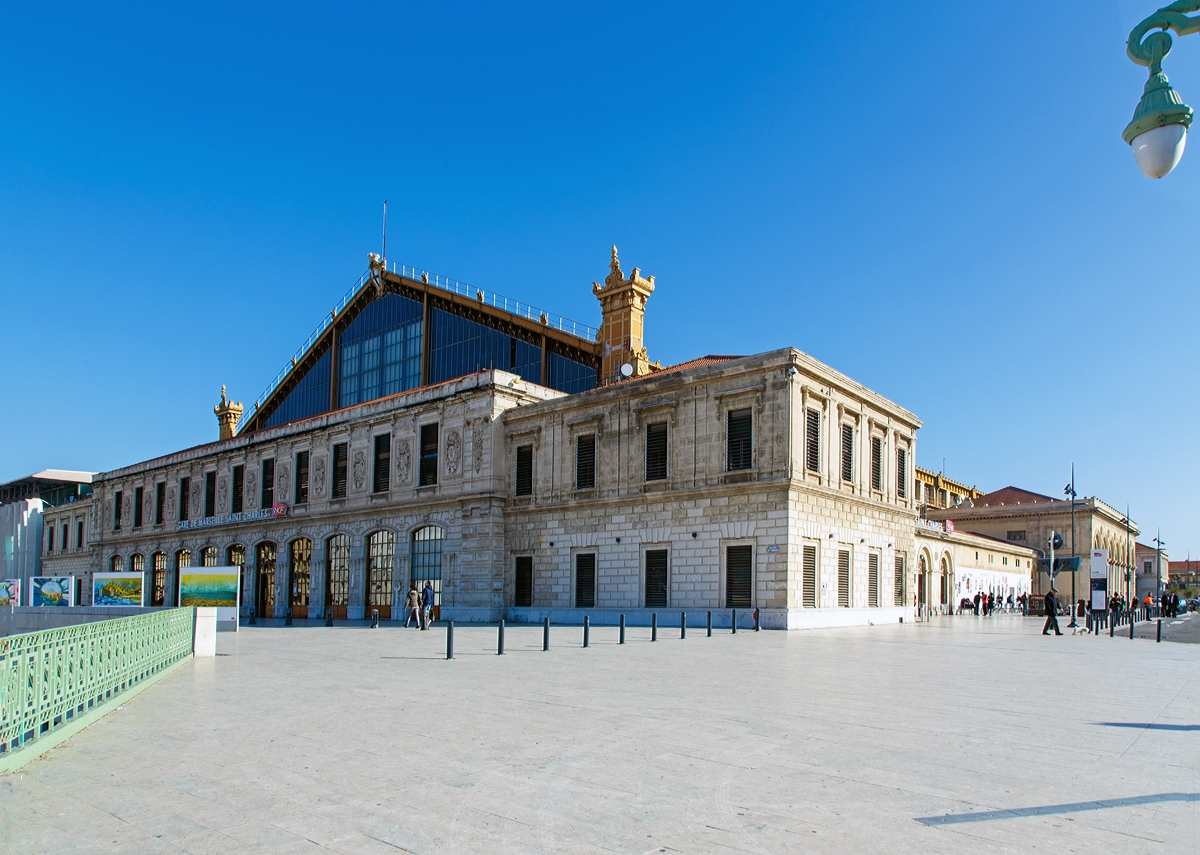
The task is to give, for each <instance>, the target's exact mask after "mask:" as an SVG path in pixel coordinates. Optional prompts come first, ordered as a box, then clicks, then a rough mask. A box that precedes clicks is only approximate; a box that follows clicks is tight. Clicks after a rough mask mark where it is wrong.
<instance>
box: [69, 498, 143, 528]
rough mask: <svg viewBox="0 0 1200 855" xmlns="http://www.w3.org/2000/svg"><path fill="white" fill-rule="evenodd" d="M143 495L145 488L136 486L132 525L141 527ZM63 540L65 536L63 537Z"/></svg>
mask: <svg viewBox="0 0 1200 855" xmlns="http://www.w3.org/2000/svg"><path fill="white" fill-rule="evenodd" d="M144 497H145V488H143V487H137V488H135V489H134V491H133V527H134V528H141V527H142V501H143V499H144ZM64 540H65V538H64Z"/></svg>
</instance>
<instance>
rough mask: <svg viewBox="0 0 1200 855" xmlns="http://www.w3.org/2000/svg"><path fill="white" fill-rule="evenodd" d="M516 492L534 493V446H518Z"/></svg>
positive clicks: (530, 494) (525, 494)
mask: <svg viewBox="0 0 1200 855" xmlns="http://www.w3.org/2000/svg"><path fill="white" fill-rule="evenodd" d="M516 494H517V495H518V496H532V495H533V446H532V445H519V446H517V479H516Z"/></svg>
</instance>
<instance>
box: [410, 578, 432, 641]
mask: <svg viewBox="0 0 1200 855" xmlns="http://www.w3.org/2000/svg"><path fill="white" fill-rule="evenodd" d="M432 617H433V584H432V583H431V582H429V581H426V582H425V587H424V589H423V590H421V591H418V590H417V583H416V582H413V583H412V585H411V586H410V587H409V589H408V595H407V596H406V597H405V598H404V626H405V628H407V627H408V625H409V623H410V622H411V621H414V620H415V621H416V627H417V629H429V624H430V622H431V618H432Z"/></svg>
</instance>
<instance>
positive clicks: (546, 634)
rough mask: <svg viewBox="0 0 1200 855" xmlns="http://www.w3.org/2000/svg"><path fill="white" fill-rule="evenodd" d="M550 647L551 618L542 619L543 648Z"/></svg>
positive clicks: (547, 648)
mask: <svg viewBox="0 0 1200 855" xmlns="http://www.w3.org/2000/svg"><path fill="white" fill-rule="evenodd" d="M549 649H550V618H546V619H545V620H543V621H542V650H549Z"/></svg>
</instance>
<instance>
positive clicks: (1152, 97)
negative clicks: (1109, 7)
mask: <svg viewBox="0 0 1200 855" xmlns="http://www.w3.org/2000/svg"><path fill="white" fill-rule="evenodd" d="M1198 10H1200V2H1195V0H1186V1H1185V0H1181V2H1179V3H1172V4H1171V5H1170V6H1166V7H1164V8H1162V9H1159V10H1158V11H1157V12H1155V13H1154V14H1153V15H1151V16H1150V17H1149V18H1147V19H1146V20H1144V21H1142V22H1141V23H1140V24H1138V25H1137V26H1136V27H1134V28H1133V29H1132V30H1131V31H1130V33H1129V41H1128V43H1127V44H1126V45H1125V52H1126V53H1127V54H1128V55H1129V58H1130V59H1131V60H1133V61H1134V62H1136V63H1137V64H1138V65H1145V66H1149V67H1150V79H1149V80H1148V81H1146V87H1145V88H1144V89H1143V90H1142V100H1141V101H1140V102H1138V105H1137V109H1136V110H1134V111H1133V119H1132V120H1131V121H1130V122H1129V124H1128V125H1126V126H1125V131H1124V132H1123V133H1122V134H1121V137H1122V139H1124V140H1125V142H1127V143H1129V145H1130V146H1131V147H1132V148H1133V155H1134V157H1135V158H1136V159H1137V164H1138V168H1139V169H1141V170H1142V173H1143V174H1145V175H1146V176H1148V177H1150V178H1162V177H1163V176H1164V175H1166V174H1167V173H1169V172H1170V171H1171V170H1172V169H1174V168H1175V164H1177V163H1179V158H1181V157H1182V156H1183V149H1184V146H1185V145H1186V144H1187V130H1188V127H1189V126H1190V125H1191V124H1192V108H1191V107H1189V106H1187V105H1186V104H1184V103H1183V101H1182V100H1180V98H1179V95H1177V94H1176V93H1175V90H1174V89H1172V88H1171V84H1170V83H1169V82H1168V81H1167V75H1165V74H1163V72H1162V61H1163V57H1165V56H1166V55H1167V54H1168V53H1170V51H1171V36H1170V35H1168V34H1167V30H1174V31H1175V33H1176V34H1177V35H1180V36H1186V35H1189V34H1190V33H1197V32H1200V17H1195V18H1189V17H1188V16H1187V13H1188V12H1196V11H1198ZM1151 30H1158V32H1153V33H1152V32H1150V31H1151Z"/></svg>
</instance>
